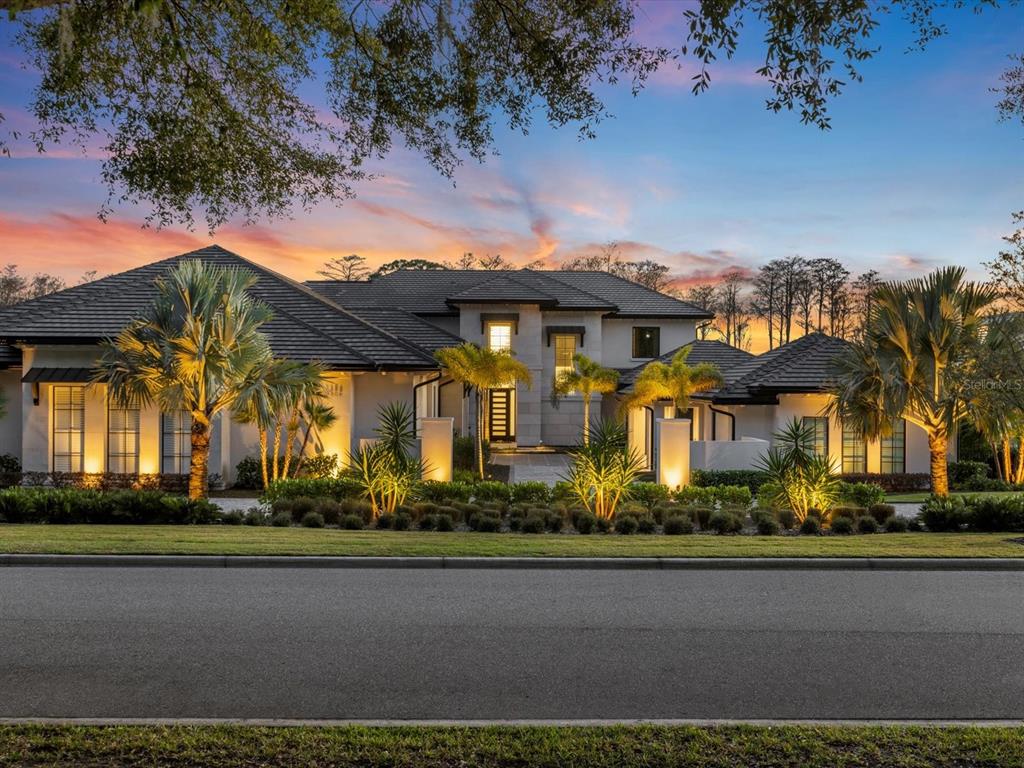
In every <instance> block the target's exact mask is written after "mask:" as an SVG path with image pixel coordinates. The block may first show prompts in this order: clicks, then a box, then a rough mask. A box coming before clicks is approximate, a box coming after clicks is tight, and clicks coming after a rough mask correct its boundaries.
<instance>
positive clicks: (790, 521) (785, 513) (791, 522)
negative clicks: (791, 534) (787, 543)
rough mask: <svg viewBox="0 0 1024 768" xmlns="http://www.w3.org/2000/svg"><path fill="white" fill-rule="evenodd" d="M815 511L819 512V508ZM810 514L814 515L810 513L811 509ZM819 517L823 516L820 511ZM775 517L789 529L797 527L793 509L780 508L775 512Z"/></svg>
mask: <svg viewBox="0 0 1024 768" xmlns="http://www.w3.org/2000/svg"><path fill="white" fill-rule="evenodd" d="M814 511H815V512H819V511H818V510H814ZM808 516H812V517H813V515H810V511H808ZM817 517H821V513H820V512H819V513H818V515H817ZM775 519H776V520H778V521H779V525H781V526H782V527H783V528H785V529H786V530H787V531H788V530H791V529H793V528H795V527H796V515H795V514H793V510H792V509H780V510H778V511H777V512H776V513H775Z"/></svg>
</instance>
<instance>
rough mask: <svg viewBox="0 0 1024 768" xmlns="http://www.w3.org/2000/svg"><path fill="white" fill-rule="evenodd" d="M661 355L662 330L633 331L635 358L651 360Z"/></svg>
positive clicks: (636, 329) (637, 329)
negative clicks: (650, 358)
mask: <svg viewBox="0 0 1024 768" xmlns="http://www.w3.org/2000/svg"><path fill="white" fill-rule="evenodd" d="M660 354H661V328H640V327H638V328H634V329H633V357H635V358H638V359H640V358H649V357H657V356H658V355H660Z"/></svg>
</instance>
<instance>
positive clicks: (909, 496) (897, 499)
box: [885, 491, 1021, 504]
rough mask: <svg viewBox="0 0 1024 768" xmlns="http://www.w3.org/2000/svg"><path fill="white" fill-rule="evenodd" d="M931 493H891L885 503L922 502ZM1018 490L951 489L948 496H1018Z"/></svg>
mask: <svg viewBox="0 0 1024 768" xmlns="http://www.w3.org/2000/svg"><path fill="white" fill-rule="evenodd" d="M930 495H931V493H930V492H928V491H914V492H913V493H891V494H889V495H888V496H886V497H885V501H886V503H887V504H909V503H913V502H923V501H925V500H926V499H927V498H928V497H929V496H930ZM1020 495H1021V494H1020V491H953V492H952V493H950V496H1020Z"/></svg>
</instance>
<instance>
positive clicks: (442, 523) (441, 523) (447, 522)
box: [434, 507, 455, 531]
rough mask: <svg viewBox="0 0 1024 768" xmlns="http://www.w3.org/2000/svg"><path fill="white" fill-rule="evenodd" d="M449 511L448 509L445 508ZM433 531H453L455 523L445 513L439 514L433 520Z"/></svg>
mask: <svg viewBox="0 0 1024 768" xmlns="http://www.w3.org/2000/svg"><path fill="white" fill-rule="evenodd" d="M446 509H450V507H446ZM434 530H435V531H454V530H455V521H454V520H453V519H452V516H451V515H450V514H449V513H447V512H441V513H440V514H438V515H437V516H436V517H435V518H434Z"/></svg>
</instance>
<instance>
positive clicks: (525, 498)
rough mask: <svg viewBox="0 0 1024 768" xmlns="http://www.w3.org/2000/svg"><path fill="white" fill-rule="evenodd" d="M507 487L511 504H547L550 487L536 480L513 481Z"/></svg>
mask: <svg viewBox="0 0 1024 768" xmlns="http://www.w3.org/2000/svg"><path fill="white" fill-rule="evenodd" d="M507 487H508V489H509V497H510V499H511V501H512V503H513V504H531V503H533V504H547V503H548V502H549V501H550V500H551V488H549V487H548V485H547V483H542V482H539V481H537V480H530V481H528V482H525V483H513V484H512V485H510V486H507Z"/></svg>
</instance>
